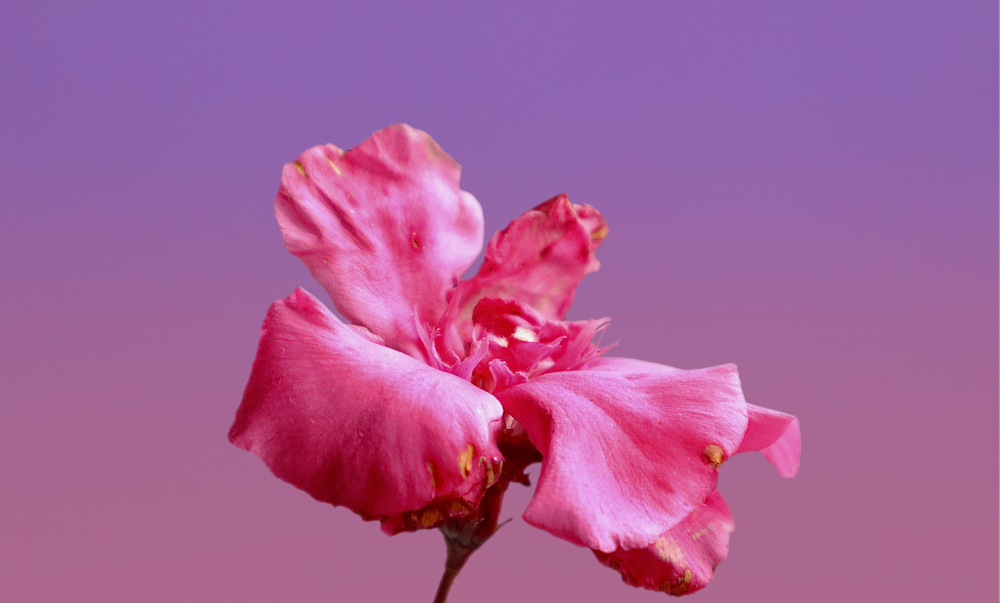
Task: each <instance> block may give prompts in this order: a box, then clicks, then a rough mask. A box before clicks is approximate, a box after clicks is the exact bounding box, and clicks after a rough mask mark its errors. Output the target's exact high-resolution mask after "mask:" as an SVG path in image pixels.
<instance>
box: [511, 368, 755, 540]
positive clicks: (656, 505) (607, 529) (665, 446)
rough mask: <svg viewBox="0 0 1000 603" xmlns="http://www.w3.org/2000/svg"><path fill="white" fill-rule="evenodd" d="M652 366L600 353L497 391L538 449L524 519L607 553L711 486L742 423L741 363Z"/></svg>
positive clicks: (685, 507) (659, 530) (691, 504)
mask: <svg viewBox="0 0 1000 603" xmlns="http://www.w3.org/2000/svg"><path fill="white" fill-rule="evenodd" d="M651 366H652V367H656V366H657V365H651V363H647V362H641V361H636V360H626V359H620V358H617V359H606V358H601V359H598V360H595V361H594V362H593V363H592V365H588V368H585V369H580V370H575V371H567V372H561V373H548V374H545V375H542V376H540V377H538V378H537V379H534V380H532V381H529V382H528V383H522V384H517V385H513V386H512V387H510V388H509V389H506V390H503V391H499V390H498V391H497V392H496V394H495V395H496V396H497V398H498V399H499V400H500V402H501V403H502V404H503V406H504V408H505V409H506V410H507V412H509V413H510V414H511V415H512V416H513V417H514V418H515V419H516V420H517V421H519V422H520V423H521V424H522V425H523V426H524V429H525V430H526V431H527V434H528V437H529V438H530V439H531V442H532V443H533V444H534V445H535V447H536V448H538V450H539V451H540V452H541V453H542V470H541V476H540V478H539V481H538V488H537V489H536V491H535V495H534V497H533V498H532V500H531V503H530V504H529V505H528V508H527V510H526V511H525V514H524V519H525V521H527V522H528V523H530V524H532V525H534V526H536V527H539V528H541V529H543V530H546V531H548V532H550V533H552V534H554V535H556V536H558V537H560V538H563V539H565V540H568V541H570V542H573V543H575V544H579V545H582V546H587V547H590V548H592V549H597V550H600V551H603V552H606V553H610V552H612V551H615V550H616V549H619V548H621V549H626V550H627V549H635V548H644V547H646V546H648V545H649V544H650V543H652V542H653V541H655V540H656V539H657V538H659V537H660V535H661V534H663V533H664V532H666V531H667V530H669V529H670V528H671V527H673V526H675V525H677V524H678V523H679V522H680V521H682V520H683V519H684V518H685V517H687V516H688V515H689V514H690V513H691V511H693V510H694V509H695V508H697V507H699V506H700V505H701V504H702V502H703V501H704V500H705V498H706V497H707V496H708V495H709V494H710V493H711V492H712V491H713V490H714V489H715V484H716V482H717V480H718V471H717V470H718V467H719V465H720V464H721V463H722V462H723V461H724V460H725V459H727V458H729V456H731V455H732V454H734V453H735V452H736V450H737V449H738V447H739V444H740V441H741V440H742V438H743V434H744V432H745V431H746V426H747V411H746V403H745V402H744V400H743V393H742V391H741V390H740V382H739V376H738V375H737V372H736V367H735V366H734V365H725V366H718V367H714V368H708V369H699V370H691V371H688V370H677V369H671V368H670V367H657V368H652V369H651V368H650V367H651Z"/></svg>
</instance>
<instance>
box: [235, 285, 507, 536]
mask: <svg viewBox="0 0 1000 603" xmlns="http://www.w3.org/2000/svg"><path fill="white" fill-rule="evenodd" d="M502 416H503V410H502V408H501V407H500V404H499V403H498V402H497V400H496V399H495V398H494V397H493V396H491V395H489V394H487V393H486V392H483V391H482V390H480V389H478V388H476V387H475V386H473V385H472V384H471V383H469V382H468V381H463V380H462V379H459V378H458V377H455V376H453V375H450V374H447V373H444V372H441V371H437V370H434V369H432V368H430V367H428V366H426V365H424V364H422V363H420V362H419V361H417V360H415V359H413V358H410V357H409V356H406V355H404V354H401V353H399V352H397V351H395V350H392V349H390V348H387V347H384V346H381V345H379V344H378V343H377V342H374V341H372V340H370V339H369V338H367V337H365V336H364V335H363V334H360V333H358V332H357V331H356V330H354V329H351V328H348V327H347V326H345V325H344V324H342V323H341V322H340V321H339V320H337V318H336V317H335V316H334V315H333V314H332V313H331V312H330V311H329V310H327V309H326V307H325V306H323V304H322V303H320V302H319V301H318V300H316V298H314V297H313V296H311V295H309V294H308V293H306V292H305V291H303V290H302V289H297V290H296V291H295V292H294V293H292V295H290V296H289V297H287V298H286V299H284V300H279V301H277V302H275V303H274V304H273V305H272V306H271V308H270V310H269V311H268V313H267V318H266V319H265V320H264V326H263V328H262V329H261V339H260V346H259V347H258V350H257V358H256V360H254V364H253V370H252V372H251V375H250V382H249V383H248V384H247V388H246V392H245V393H244V395H243V402H242V404H241V405H240V407H239V410H237V412H236V420H235V422H234V423H233V426H232V428H231V429H230V431H229V440H230V441H231V442H232V443H233V444H235V445H237V446H239V447H240V448H243V449H244V450H249V451H251V452H253V453H255V454H257V455H258V456H259V457H261V459H263V460H264V462H265V463H266V464H267V466H268V467H269V468H270V469H271V471H273V472H274V474H275V475H276V476H278V477H279V478H281V479H283V480H285V481H287V482H289V483H291V484H292V485H294V486H296V487H298V488H301V489H302V490H305V491H306V492H308V493H309V494H310V495H312V496H313V497H314V498H316V499H317V500H320V501H323V502H328V503H330V504H333V505H342V506H345V507H348V508H350V509H352V510H354V511H355V512H358V513H360V514H361V515H362V516H363V517H366V518H368V519H375V518H378V519H383V521H386V520H389V519H392V518H391V517H390V516H398V515H400V514H405V513H410V512H413V511H420V510H424V511H425V512H423V513H422V514H418V515H417V516H414V515H412V514H411V515H406V516H405V517H402V518H401V517H396V518H395V519H393V521H396V524H398V525H395V527H390V528H387V531H391V532H395V531H400V530H402V529H412V528H414V527H430V526H432V525H435V524H437V523H440V522H441V521H442V520H443V519H444V515H447V508H445V506H441V505H438V506H434V505H432V504H431V503H433V502H435V501H437V502H442V503H451V502H454V503H456V504H457V505H458V506H457V507H455V509H456V514H458V515H461V514H463V513H468V512H469V511H471V510H472V509H473V508H474V507H475V505H476V504H477V503H478V501H479V499H480V498H481V496H482V492H483V490H484V489H485V488H486V487H488V486H490V485H492V483H494V482H495V481H496V475H497V474H499V469H500V465H501V463H502V459H503V457H502V456H501V454H500V451H499V449H498V448H497V446H496V441H497V437H498V434H499V431H500V430H501V429H502V427H503V420H502ZM429 505H430V507H429ZM404 520H405V521H404ZM401 522H402V523H401ZM404 524H405V525H404Z"/></svg>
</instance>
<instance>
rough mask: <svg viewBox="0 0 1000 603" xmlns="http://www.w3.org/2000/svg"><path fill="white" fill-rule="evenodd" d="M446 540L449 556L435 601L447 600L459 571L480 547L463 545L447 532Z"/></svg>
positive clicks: (435, 602) (442, 602) (438, 602)
mask: <svg viewBox="0 0 1000 603" xmlns="http://www.w3.org/2000/svg"><path fill="white" fill-rule="evenodd" d="M444 542H445V544H446V545H447V547H448V557H447V559H446V560H445V562H444V575H442V576H441V582H440V583H439V584H438V589H437V594H436V595H434V603H445V601H447V599H448V592H449V591H450V590H451V585H452V583H453V582H454V581H455V578H456V577H457V576H458V572H460V571H462V567H463V566H464V565H465V562H466V561H468V560H469V557H471V556H472V553H473V552H475V550H476V548H478V547H476V548H469V547H467V546H462V545H461V544H460V543H459V542H458V541H457V540H456V539H452V538H449V537H448V535H447V534H445V537H444Z"/></svg>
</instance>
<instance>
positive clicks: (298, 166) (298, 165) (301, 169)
mask: <svg viewBox="0 0 1000 603" xmlns="http://www.w3.org/2000/svg"><path fill="white" fill-rule="evenodd" d="M292 165H294V166H295V169H297V170H298V171H299V175H300V176H305V175H306V168H305V166H304V165H302V164H301V163H299V162H298V161H293V162H292Z"/></svg>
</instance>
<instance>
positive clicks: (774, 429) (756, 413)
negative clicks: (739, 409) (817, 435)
mask: <svg viewBox="0 0 1000 603" xmlns="http://www.w3.org/2000/svg"><path fill="white" fill-rule="evenodd" d="M747 412H748V419H749V422H748V424H747V433H746V435H745V436H743V442H742V443H741V444H740V449H739V450H738V452H756V451H760V452H761V453H762V454H763V455H764V458H765V459H767V462H769V463H771V464H772V465H774V468H775V469H777V470H778V473H779V474H780V475H781V476H782V477H795V474H796V473H798V471H799V455H800V453H801V452H802V436H801V434H800V432H799V420H798V419H797V418H796V417H794V416H792V415H789V414H785V413H783V412H779V411H777V410H771V409H770V408H762V407H760V406H754V405H753V404H747Z"/></svg>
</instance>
